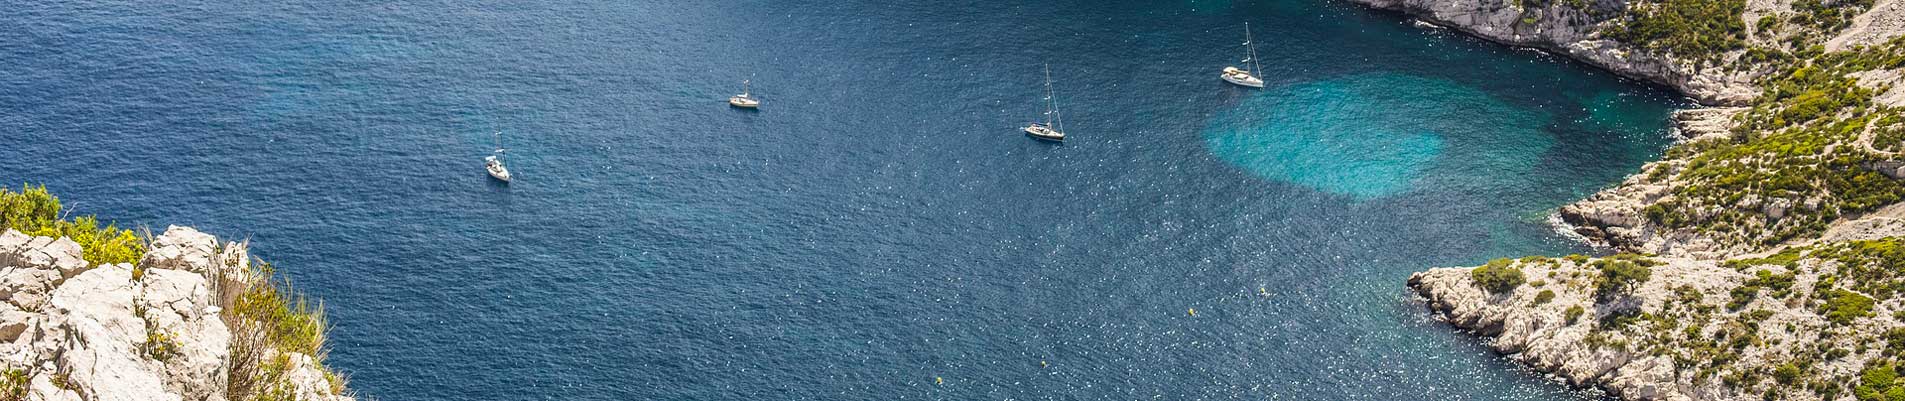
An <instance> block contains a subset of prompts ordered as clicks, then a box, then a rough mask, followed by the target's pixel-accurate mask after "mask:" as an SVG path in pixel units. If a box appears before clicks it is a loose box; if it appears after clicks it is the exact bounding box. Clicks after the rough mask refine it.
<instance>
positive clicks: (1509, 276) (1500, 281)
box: [1469, 259, 1527, 294]
mask: <svg viewBox="0 0 1905 401" xmlns="http://www.w3.org/2000/svg"><path fill="white" fill-rule="evenodd" d="M1514 264H1515V262H1514V261H1511V260H1508V259H1495V260H1491V261H1488V264H1485V265H1482V266H1481V267H1477V268H1475V270H1471V271H1469V277H1470V278H1473V279H1475V284H1476V285H1479V286H1481V287H1482V289H1486V290H1488V292H1490V293H1495V294H1501V293H1506V292H1509V291H1514V290H1515V287H1520V286H1521V283H1523V282H1526V281H1527V278H1526V277H1523V276H1522V274H1521V269H1520V268H1516V267H1515V266H1514Z"/></svg>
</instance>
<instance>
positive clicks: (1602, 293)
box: [1593, 254, 1659, 300]
mask: <svg viewBox="0 0 1905 401" xmlns="http://www.w3.org/2000/svg"><path fill="white" fill-rule="evenodd" d="M1657 264H1659V262H1655V261H1653V260H1652V259H1647V258H1645V257H1641V256H1639V255H1633V254H1621V255H1615V256H1611V257H1607V258H1602V259H1601V260H1597V261H1595V262H1594V263H1593V265H1594V267H1595V268H1597V269H1599V270H1600V271H1601V276H1600V279H1599V280H1596V281H1595V283H1594V295H1595V296H1596V297H1598V298H1600V299H1602V300H1606V299H1609V298H1611V297H1613V296H1614V295H1616V294H1624V293H1627V292H1628V291H1632V290H1633V289H1634V288H1638V287H1640V285H1641V284H1644V283H1646V282H1647V280H1648V279H1650V278H1653V275H1654V271H1653V269H1649V268H1648V267H1650V266H1654V265H1657Z"/></svg>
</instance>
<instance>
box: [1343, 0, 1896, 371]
mask: <svg viewBox="0 0 1905 401" xmlns="http://www.w3.org/2000/svg"><path fill="white" fill-rule="evenodd" d="M1351 1H1353V2H1355V3H1359V4H1363V5H1367V6H1371V7H1375V8H1381V9H1389V10H1396V11H1400V12H1403V13H1406V14H1408V15H1410V16H1413V17H1415V18H1417V19H1419V20H1423V21H1427V23H1432V24H1435V25H1440V26H1446V27H1449V28H1452V29H1456V30H1459V31H1462V32H1466V33H1469V34H1472V35H1475V36H1478V37H1482V38H1485V39H1488V40H1492V41H1496V42H1500V43H1504V44H1508V45H1513V46H1526V47H1534V48H1539V49H1543V50H1546V51H1549V52H1553V53H1557V54H1562V55H1566V56H1569V57H1572V58H1574V59H1577V60H1581V61H1583V62H1586V63H1589V64H1592V65H1596V66H1599V67H1602V68H1605V69H1607V70H1610V71H1613V72H1615V73H1618V74H1620V75H1623V76H1627V77H1632V78H1636V79H1641V80H1645V81H1649V82H1654V83H1658V84H1661V85H1665V86H1668V87H1671V88H1674V89H1676V90H1678V91H1680V92H1682V93H1684V94H1686V95H1687V96H1689V97H1691V98H1693V99H1694V100H1695V101H1697V102H1698V103H1700V104H1703V105H1705V106H1707V107H1703V108H1696V109H1691V110H1685V111H1681V112H1678V113H1675V115H1674V116H1673V118H1674V122H1675V127H1676V131H1677V132H1678V133H1679V135H1680V136H1681V137H1682V140H1681V141H1680V142H1679V143H1678V144H1676V145H1674V146H1673V147H1672V148H1670V149H1669V150H1668V151H1667V154H1666V155H1665V157H1664V158H1663V160H1660V161H1658V162H1654V163H1649V164H1647V165H1646V166H1644V167H1642V169H1641V170H1640V171H1639V172H1637V173H1635V174H1633V175H1632V176H1629V177H1628V178H1626V179H1625V180H1623V181H1622V182H1621V183H1619V184H1617V185H1615V186H1613V187H1610V188H1607V189H1604V190H1602V191H1600V192H1599V193H1596V194H1594V195H1592V196H1589V197H1588V198H1587V199H1583V200H1581V201H1578V202H1575V203H1573V204H1569V205H1565V206H1562V207H1560V208H1559V209H1558V210H1557V211H1556V213H1555V217H1556V218H1555V219H1553V220H1554V221H1556V222H1557V223H1559V224H1560V225H1561V226H1562V228H1563V229H1565V230H1568V231H1572V232H1574V233H1578V234H1580V235H1581V236H1583V237H1585V238H1586V240H1587V241H1588V242H1590V243H1592V244H1595V245H1598V246H1601V247H1604V248H1607V249H1610V250H1611V251H1613V252H1616V253H1618V254H1616V255H1611V256H1606V257H1587V256H1581V255H1571V256H1568V257H1565V258H1551V257H1539V256H1535V257H1527V258H1522V259H1519V260H1509V259H1500V260H1495V261H1491V262H1489V263H1488V264H1486V265H1483V266H1476V267H1463V268H1437V269H1431V270H1428V271H1425V272H1421V273H1417V274H1415V275H1413V276H1412V277H1411V278H1410V279H1409V287H1410V288H1412V289H1413V290H1414V291H1415V292H1416V293H1417V294H1419V295H1420V296H1421V297H1422V299H1424V300H1425V303H1426V304H1427V306H1428V308H1429V309H1430V310H1431V311H1432V313H1433V314H1435V315H1436V316H1437V317H1438V318H1440V319H1443V320H1445V321H1447V322H1449V323H1450V324H1451V325H1453V326H1455V327H1457V328H1460V329H1462V330H1465V331H1469V332H1472V333H1475V334H1477V335H1479V336H1481V337H1482V338H1483V339H1484V341H1485V342H1487V343H1488V344H1489V345H1490V346H1491V347H1492V348H1494V349H1495V350H1497V351H1499V352H1501V353H1502V354H1504V355H1506V356H1507V357H1508V358H1510V359H1512V360H1515V361H1519V362H1521V363H1524V364H1527V365H1528V366H1530V367H1532V368H1534V369H1537V370H1540V371H1544V372H1549V373H1552V374H1555V375H1557V376H1559V377H1562V378H1565V379H1566V380H1567V381H1569V382H1570V383H1573V384H1575V385H1580V386H1598V387H1601V388H1604V389H1606V390H1608V391H1609V392H1611V393H1613V394H1617V395H1619V396H1621V397H1622V398H1625V399H1636V400H1642V399H1645V400H1653V399H1665V400H1748V399H1754V400H1774V399H1794V400H1890V401H1899V400H1905V379H1900V378H1899V376H1900V375H1901V374H1905V366H1901V365H1905V362H1901V360H1900V358H1901V355H1905V278H1902V277H1905V250H1901V242H1905V241H1902V240H1901V238H1902V237H1905V204H1901V203H1900V202H1901V200H1905V185H1901V183H1900V179H1901V178H1905V156H1901V155H1900V154H1899V152H1901V151H1905V116H1901V110H1905V89H1900V87H1901V86H1900V85H1898V84H1899V80H1900V77H1901V75H1905V74H1901V71H1902V70H1905V39H1901V38H1900V37H1901V34H1905V0H1876V1H1875V0H1651V1H1633V0H1630V1H1609V0H1351Z"/></svg>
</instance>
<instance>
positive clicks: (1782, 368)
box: [1773, 362, 1800, 386]
mask: <svg viewBox="0 0 1905 401" xmlns="http://www.w3.org/2000/svg"><path fill="white" fill-rule="evenodd" d="M1799 373H1800V372H1799V365H1794V364H1793V363H1792V362H1787V363H1784V364H1781V365H1779V368H1778V369H1773V380H1774V381H1777V382H1779V384H1783V385H1788V386H1790V385H1792V384H1793V383H1795V382H1798V381H1799Z"/></svg>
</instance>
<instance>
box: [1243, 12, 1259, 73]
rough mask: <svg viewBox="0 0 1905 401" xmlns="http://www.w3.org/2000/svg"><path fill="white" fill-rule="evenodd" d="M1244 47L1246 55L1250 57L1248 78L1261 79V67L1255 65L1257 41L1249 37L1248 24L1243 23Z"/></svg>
mask: <svg viewBox="0 0 1905 401" xmlns="http://www.w3.org/2000/svg"><path fill="white" fill-rule="evenodd" d="M1244 47H1246V48H1248V50H1247V51H1248V52H1249V53H1247V54H1246V55H1247V56H1248V57H1250V76H1254V77H1263V71H1262V70H1263V67H1261V66H1260V65H1259V64H1258V63H1257V39H1256V38H1254V37H1251V35H1250V23H1249V22H1244Z"/></svg>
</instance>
